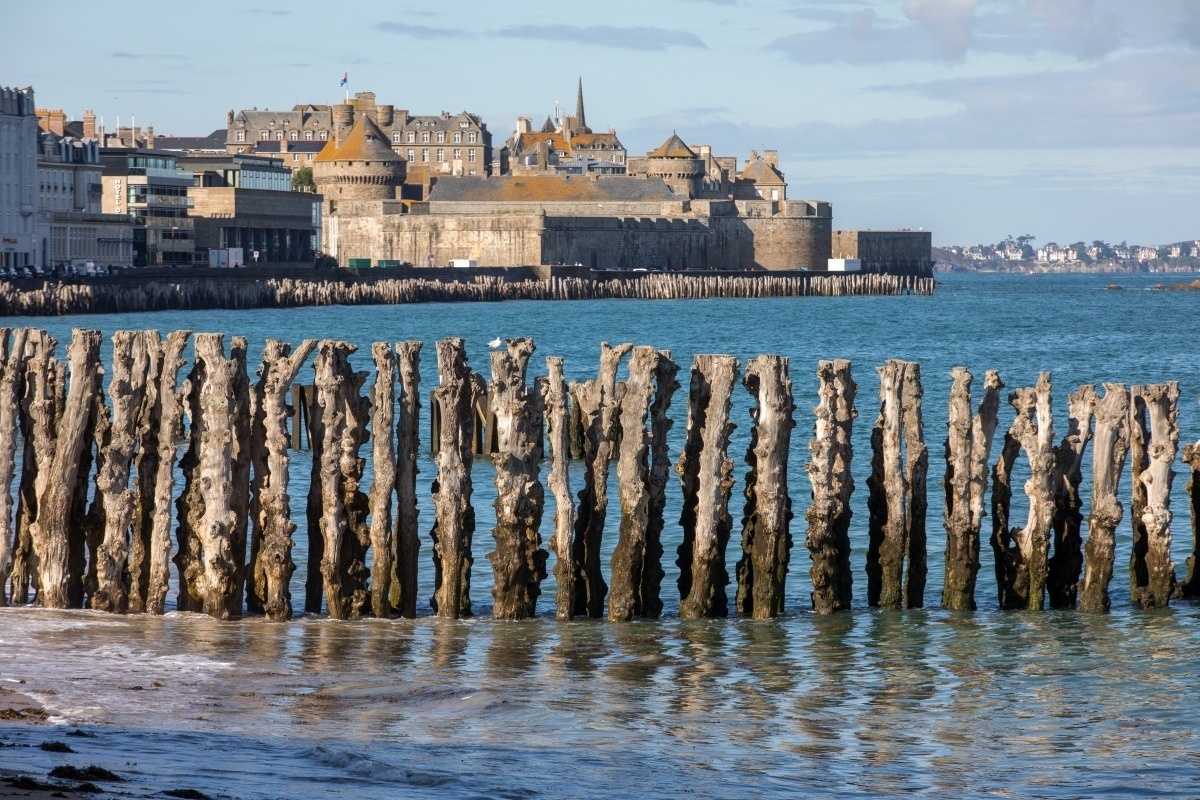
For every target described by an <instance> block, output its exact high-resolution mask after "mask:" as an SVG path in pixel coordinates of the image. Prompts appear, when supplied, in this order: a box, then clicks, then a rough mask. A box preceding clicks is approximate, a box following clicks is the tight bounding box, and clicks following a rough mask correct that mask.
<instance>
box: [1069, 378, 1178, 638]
mask: <svg viewBox="0 0 1200 800" xmlns="http://www.w3.org/2000/svg"><path fill="white" fill-rule="evenodd" d="M1095 415H1096V433H1095V436H1094V437H1093V438H1094V439H1095V441H1096V444H1095V445H1094V446H1093V448H1092V512H1091V514H1090V515H1089V516H1088V538H1087V544H1086V545H1084V554H1085V556H1086V558H1085V561H1084V564H1085V566H1084V572H1083V584H1082V586H1080V589H1079V606H1078V609H1079V611H1081V612H1083V613H1090V614H1107V613H1108V611H1109V608H1110V607H1111V600H1110V598H1109V595H1108V585H1109V582H1110V581H1112V576H1113V564H1114V561H1115V559H1116V548H1117V536H1116V534H1117V526H1118V525H1120V524H1121V518H1122V517H1123V516H1124V513H1125V509H1124V507H1123V506H1122V505H1121V501H1120V500H1119V499H1118V497H1117V487H1118V486H1119V485H1120V483H1121V470H1123V469H1124V467H1125V456H1126V453H1128V451H1129V390H1128V389H1126V388H1125V384H1123V383H1106V384H1104V398H1103V399H1101V400H1097V401H1096V403H1095ZM1185 458H1186V454H1185Z"/></svg>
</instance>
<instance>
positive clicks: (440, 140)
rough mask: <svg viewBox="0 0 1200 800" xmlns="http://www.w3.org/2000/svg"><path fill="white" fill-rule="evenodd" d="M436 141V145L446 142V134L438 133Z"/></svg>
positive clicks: (443, 132)
mask: <svg viewBox="0 0 1200 800" xmlns="http://www.w3.org/2000/svg"><path fill="white" fill-rule="evenodd" d="M437 140H438V144H441V143H442V142H444V141H446V132H445V131H438V134H437Z"/></svg>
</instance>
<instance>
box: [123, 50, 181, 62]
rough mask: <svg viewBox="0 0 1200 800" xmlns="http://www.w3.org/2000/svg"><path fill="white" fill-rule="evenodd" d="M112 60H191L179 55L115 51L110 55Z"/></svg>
mask: <svg viewBox="0 0 1200 800" xmlns="http://www.w3.org/2000/svg"><path fill="white" fill-rule="evenodd" d="M112 57H113V58H127V59H133V60H139V59H158V60H161V61H190V60H191V59H190V58H188V57H187V56H185V55H180V54H179V53H130V52H129V51H127V50H117V51H116V52H114V53H113V54H112Z"/></svg>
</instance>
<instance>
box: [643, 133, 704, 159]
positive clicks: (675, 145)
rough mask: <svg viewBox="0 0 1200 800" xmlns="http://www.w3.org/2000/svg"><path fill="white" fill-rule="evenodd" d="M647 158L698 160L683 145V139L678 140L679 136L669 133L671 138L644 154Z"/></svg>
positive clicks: (690, 150)
mask: <svg viewBox="0 0 1200 800" xmlns="http://www.w3.org/2000/svg"><path fill="white" fill-rule="evenodd" d="M646 157H647V158H698V156H697V155H696V154H695V153H693V152H692V149H691V148H690V147H688V146H687V145H686V144H684V141H683V139H680V138H679V134H677V133H675V132H674V131H672V132H671V138H670V139H667V140H666V141H665V142H663V143H662V144H661V145H659V146H658V148H657V149H655V150H651V151H650V152H649V153H646Z"/></svg>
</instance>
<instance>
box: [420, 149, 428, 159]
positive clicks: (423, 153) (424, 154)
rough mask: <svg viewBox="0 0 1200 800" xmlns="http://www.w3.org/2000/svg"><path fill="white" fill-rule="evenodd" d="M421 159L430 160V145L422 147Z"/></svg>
mask: <svg viewBox="0 0 1200 800" xmlns="http://www.w3.org/2000/svg"><path fill="white" fill-rule="evenodd" d="M421 160H422V161H428V160H429V148H428V147H422V148H421Z"/></svg>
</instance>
